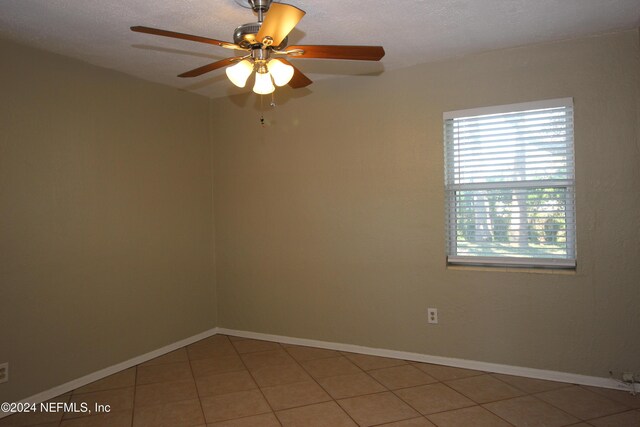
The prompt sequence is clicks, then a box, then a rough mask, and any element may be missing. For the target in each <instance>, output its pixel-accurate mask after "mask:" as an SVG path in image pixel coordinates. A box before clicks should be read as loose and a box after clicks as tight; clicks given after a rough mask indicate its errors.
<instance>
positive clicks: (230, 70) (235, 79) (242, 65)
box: [225, 59, 253, 87]
mask: <svg viewBox="0 0 640 427" xmlns="http://www.w3.org/2000/svg"><path fill="white" fill-rule="evenodd" d="M225 72H226V73H227V77H229V80H231V83H233V84H234V85H236V86H238V87H244V86H245V85H246V84H247V79H248V78H249V76H250V75H251V73H252V72H253V64H252V63H251V62H250V61H247V60H246V59H244V60H242V61H240V62H238V63H237V64H236V65H234V66H233V67H227V69H226V70H225Z"/></svg>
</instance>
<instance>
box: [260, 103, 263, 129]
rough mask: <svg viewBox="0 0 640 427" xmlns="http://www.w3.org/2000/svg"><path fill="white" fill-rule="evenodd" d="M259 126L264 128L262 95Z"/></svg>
mask: <svg viewBox="0 0 640 427" xmlns="http://www.w3.org/2000/svg"><path fill="white" fill-rule="evenodd" d="M260 126H262V127H264V112H263V108H262V95H260Z"/></svg>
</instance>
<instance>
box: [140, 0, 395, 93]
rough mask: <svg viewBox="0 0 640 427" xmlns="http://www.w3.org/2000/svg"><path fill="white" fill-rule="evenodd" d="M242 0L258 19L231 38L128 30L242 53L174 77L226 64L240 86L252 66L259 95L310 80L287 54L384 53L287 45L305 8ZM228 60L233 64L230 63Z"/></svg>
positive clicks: (360, 56)
mask: <svg viewBox="0 0 640 427" xmlns="http://www.w3.org/2000/svg"><path fill="white" fill-rule="evenodd" d="M246 1H247V2H248V3H249V7H250V8H251V9H253V11H254V12H256V13H257V14H258V22H254V23H249V24H243V25H240V26H239V27H238V28H236V29H235V31H234V33H233V41H234V42H233V43H229V42H225V41H220V40H215V39H210V38H207V37H200V36H194V35H190V34H183V33H176V32H173V31H166V30H161V29H157V28H149V27H142V26H136V27H131V30H132V31H136V32H139V33H147V34H153V35H157V36H164V37H172V38H176V39H183V40H191V41H195V42H199V43H208V44H212V45H215V46H220V47H223V48H226V49H232V50H236V51H242V52H244V54H243V55H241V56H233V57H231V58H226V59H222V60H220V61H216V62H212V63H211V64H207V65H203V66H202V67H198V68H196V69H194V70H191V71H187V72H185V73H182V74H180V75H178V77H196V76H200V75H202V74H205V73H208V72H210V71H213V70H217V69H218V68H223V67H228V68H227V69H226V73H227V77H229V80H231V82H232V83H233V84H235V85H236V86H238V87H245V85H246V83H247V80H248V79H249V76H251V74H252V73H253V72H254V71H255V72H256V78H255V84H254V86H253V91H254V92H255V93H258V94H260V95H266V94H269V93H272V92H273V91H274V90H275V87H274V85H273V83H275V84H276V85H277V86H284V85H287V84H288V85H289V86H291V87H292V88H294V89H297V88H302V87H306V86H308V85H310V84H311V83H312V81H311V80H310V79H309V78H308V77H307V76H305V75H304V74H303V73H302V72H301V71H300V70H298V69H297V68H296V67H294V66H293V64H291V62H289V61H288V60H287V59H285V58H286V57H288V56H289V57H292V58H322V59H351V60H360V61H379V60H380V59H381V58H382V57H383V56H384V49H383V48H382V46H332V45H299V46H287V42H288V37H287V36H288V34H289V33H290V32H291V30H293V28H294V27H295V26H296V25H297V24H298V22H300V20H301V19H302V17H303V16H304V15H305V12H304V11H302V10H300V9H298V8H297V7H295V6H291V5H288V4H284V3H272V2H273V0H246ZM230 65H233V66H231V67H229V66H230ZM272 79H273V81H272Z"/></svg>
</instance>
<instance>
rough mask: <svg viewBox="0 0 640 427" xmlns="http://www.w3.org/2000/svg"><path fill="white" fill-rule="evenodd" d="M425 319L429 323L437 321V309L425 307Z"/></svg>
mask: <svg viewBox="0 0 640 427" xmlns="http://www.w3.org/2000/svg"><path fill="white" fill-rule="evenodd" d="M427 319H428V321H429V323H438V309H437V308H427Z"/></svg>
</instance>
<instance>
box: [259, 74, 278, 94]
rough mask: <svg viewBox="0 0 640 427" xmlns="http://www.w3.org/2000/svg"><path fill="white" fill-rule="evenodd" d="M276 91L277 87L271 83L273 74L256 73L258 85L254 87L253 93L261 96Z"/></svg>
mask: <svg viewBox="0 0 640 427" xmlns="http://www.w3.org/2000/svg"><path fill="white" fill-rule="evenodd" d="M274 90H276V87H275V86H274V85H273V83H272V82H271V74H269V72H268V71H267V72H266V73H256V84H255V85H253V91H254V92H255V93H257V94H259V95H268V94H270V93H271V92H273V91H274Z"/></svg>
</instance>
